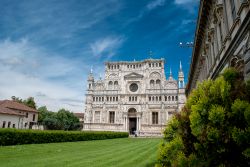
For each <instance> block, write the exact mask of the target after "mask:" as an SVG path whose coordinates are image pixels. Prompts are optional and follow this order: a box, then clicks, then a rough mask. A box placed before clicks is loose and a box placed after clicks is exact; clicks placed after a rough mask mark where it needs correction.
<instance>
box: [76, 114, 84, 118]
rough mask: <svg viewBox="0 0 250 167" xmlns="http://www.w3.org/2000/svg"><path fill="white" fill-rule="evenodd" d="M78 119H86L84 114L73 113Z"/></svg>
mask: <svg viewBox="0 0 250 167" xmlns="http://www.w3.org/2000/svg"><path fill="white" fill-rule="evenodd" d="M73 114H74V115H75V116H76V117H78V118H84V113H73Z"/></svg>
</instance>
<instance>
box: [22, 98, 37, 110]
mask: <svg viewBox="0 0 250 167" xmlns="http://www.w3.org/2000/svg"><path fill="white" fill-rule="evenodd" d="M23 104H25V105H26V106H28V107H31V108H34V109H36V102H35V100H34V97H29V98H27V99H26V100H23Z"/></svg>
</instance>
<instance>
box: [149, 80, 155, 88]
mask: <svg viewBox="0 0 250 167" xmlns="http://www.w3.org/2000/svg"><path fill="white" fill-rule="evenodd" d="M154 86H155V81H154V80H150V88H153V87H154Z"/></svg>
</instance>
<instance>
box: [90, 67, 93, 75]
mask: <svg viewBox="0 0 250 167" xmlns="http://www.w3.org/2000/svg"><path fill="white" fill-rule="evenodd" d="M90 73H91V74H93V66H91V69H90Z"/></svg>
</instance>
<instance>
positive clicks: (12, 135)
mask: <svg viewBox="0 0 250 167" xmlns="http://www.w3.org/2000/svg"><path fill="white" fill-rule="evenodd" d="M126 137H128V133H127V132H94V131H55V130H45V131H40V130H18V129H0V145H1V146H7V145H18V144H39V143H57V142H75V141H86V140H105V139H114V138H126Z"/></svg>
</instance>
